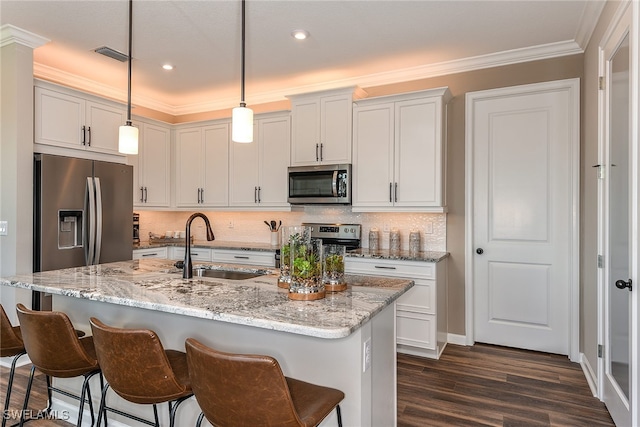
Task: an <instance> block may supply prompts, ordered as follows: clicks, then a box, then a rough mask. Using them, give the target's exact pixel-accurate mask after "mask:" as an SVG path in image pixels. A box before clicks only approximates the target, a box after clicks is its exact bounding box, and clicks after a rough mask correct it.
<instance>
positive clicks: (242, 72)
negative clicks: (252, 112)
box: [240, 0, 247, 107]
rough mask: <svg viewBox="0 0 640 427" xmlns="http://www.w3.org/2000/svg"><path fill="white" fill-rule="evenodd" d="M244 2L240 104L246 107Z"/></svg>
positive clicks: (243, 0)
mask: <svg viewBox="0 0 640 427" xmlns="http://www.w3.org/2000/svg"><path fill="white" fill-rule="evenodd" d="M244 3H245V0H242V47H241V49H240V53H241V56H242V63H241V65H240V75H241V76H240V77H241V79H240V106H241V107H246V106H247V104H246V102H244V43H245V41H244V40H245V37H244V33H245V25H244Z"/></svg>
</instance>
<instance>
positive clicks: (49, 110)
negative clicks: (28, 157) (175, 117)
mask: <svg viewBox="0 0 640 427" xmlns="http://www.w3.org/2000/svg"><path fill="white" fill-rule="evenodd" d="M34 95H35V100H34V101H35V102H34V105H35V111H34V133H35V135H34V141H35V143H36V144H44V145H51V146H55V147H62V148H72V149H76V150H88V151H93V152H96V153H104V154H116V155H118V154H119V153H118V129H119V127H120V126H122V125H124V124H125V121H126V111H125V106H123V105H119V104H116V103H111V102H109V101H106V100H100V99H99V98H95V97H92V96H91V95H87V94H83V93H80V92H76V91H73V90H71V89H67V88H64V87H61V86H57V85H53V84H49V83H45V82H39V81H38V82H36V86H35V88H34Z"/></svg>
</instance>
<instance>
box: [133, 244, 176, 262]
mask: <svg viewBox="0 0 640 427" xmlns="http://www.w3.org/2000/svg"><path fill="white" fill-rule="evenodd" d="M167 249H168V248H166V247H164V248H145V249H134V250H133V259H144V258H169V256H168V250H167Z"/></svg>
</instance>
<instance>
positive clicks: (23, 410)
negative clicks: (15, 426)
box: [19, 365, 36, 427]
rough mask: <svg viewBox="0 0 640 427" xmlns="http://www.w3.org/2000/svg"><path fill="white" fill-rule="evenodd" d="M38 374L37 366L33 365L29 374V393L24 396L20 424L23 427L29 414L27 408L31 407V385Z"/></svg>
mask: <svg viewBox="0 0 640 427" xmlns="http://www.w3.org/2000/svg"><path fill="white" fill-rule="evenodd" d="M35 372H36V367H35V365H31V372H29V382H27V391H26V393H25V395H24V404H23V405H22V412H21V413H20V424H19V426H20V427H22V426H23V425H24V415H25V414H26V412H27V407H28V406H29V397H30V396H31V385H32V384H33V375H34V374H35Z"/></svg>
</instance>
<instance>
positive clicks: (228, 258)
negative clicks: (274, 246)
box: [213, 249, 276, 267]
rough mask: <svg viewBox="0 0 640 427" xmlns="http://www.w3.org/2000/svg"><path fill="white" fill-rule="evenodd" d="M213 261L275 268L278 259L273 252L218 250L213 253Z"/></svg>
mask: <svg viewBox="0 0 640 427" xmlns="http://www.w3.org/2000/svg"><path fill="white" fill-rule="evenodd" d="M213 261H214V262H224V263H229V264H248V265H263V266H266V267H273V266H275V263H276V258H275V254H274V253H273V252H263V251H242V250H240V251H235V250H224V249H216V250H214V251H213Z"/></svg>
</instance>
